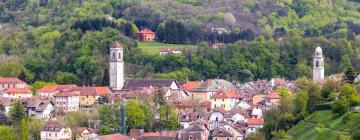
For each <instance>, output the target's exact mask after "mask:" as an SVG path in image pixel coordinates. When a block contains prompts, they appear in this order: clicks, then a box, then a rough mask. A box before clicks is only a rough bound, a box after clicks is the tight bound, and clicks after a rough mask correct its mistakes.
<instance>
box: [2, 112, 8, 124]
mask: <svg viewBox="0 0 360 140" xmlns="http://www.w3.org/2000/svg"><path fill="white" fill-rule="evenodd" d="M8 124H9V119H8V117H7V116H6V114H5V113H4V112H0V125H8Z"/></svg>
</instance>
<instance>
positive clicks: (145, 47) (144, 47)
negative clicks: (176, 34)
mask: <svg viewBox="0 0 360 140" xmlns="http://www.w3.org/2000/svg"><path fill="white" fill-rule="evenodd" d="M138 48H140V49H141V51H142V52H143V53H145V54H160V50H161V49H162V48H176V49H178V50H180V51H182V50H183V49H186V48H189V49H190V50H193V51H194V50H196V46H195V45H182V44H164V43H159V42H138Z"/></svg>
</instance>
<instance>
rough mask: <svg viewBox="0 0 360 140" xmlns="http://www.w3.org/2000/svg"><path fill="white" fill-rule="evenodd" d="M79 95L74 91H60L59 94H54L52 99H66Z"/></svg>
mask: <svg viewBox="0 0 360 140" xmlns="http://www.w3.org/2000/svg"><path fill="white" fill-rule="evenodd" d="M78 95H79V94H78V93H76V92H74V91H61V92H59V93H55V94H54V97H67V96H78Z"/></svg>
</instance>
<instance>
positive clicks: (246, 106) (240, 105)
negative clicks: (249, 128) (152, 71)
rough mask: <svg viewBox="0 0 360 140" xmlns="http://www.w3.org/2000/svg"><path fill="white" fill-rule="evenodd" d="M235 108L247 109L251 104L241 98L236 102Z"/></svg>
mask: <svg viewBox="0 0 360 140" xmlns="http://www.w3.org/2000/svg"><path fill="white" fill-rule="evenodd" d="M235 107H236V108H242V109H243V110H248V109H250V108H251V105H250V104H249V103H247V102H245V101H244V100H241V101H240V102H238V103H236V105H235Z"/></svg>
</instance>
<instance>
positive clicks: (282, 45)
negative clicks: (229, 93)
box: [0, 0, 360, 85]
mask: <svg viewBox="0 0 360 140" xmlns="http://www.w3.org/2000/svg"><path fill="white" fill-rule="evenodd" d="M359 5H360V4H359V3H358V2H357V1H348V0H319V1H313V0H293V1H290V0H281V1H278V0H276V1H274V0H254V1H253V0H244V1H237V0H227V1H224V0H218V1H210V0H177V1H173V0H159V1H149V0H137V1H133V0H102V1H98V0H92V1H82V0H80V1H79V0H66V1H59V0H50V1H43V0H16V1H4V2H3V3H1V4H0V13H2V14H1V15H0V34H1V37H0V76H14V77H19V78H20V79H22V80H25V81H26V82H29V83H33V82H36V81H45V82H56V83H59V84H69V83H72V84H78V85H107V82H108V74H107V72H108V70H107V69H108V68H107V58H108V53H109V47H110V46H111V45H112V43H113V42H114V41H119V42H120V43H122V45H123V46H124V47H125V61H126V63H127V65H126V66H127V67H126V70H125V71H126V73H127V76H128V77H136V78H140V77H141V78H143V77H157V78H175V79H189V80H198V79H204V78H205V79H206V78H224V79H227V80H237V81H249V80H252V79H266V78H270V77H275V76H283V77H286V78H289V79H296V78H298V77H301V76H306V77H309V76H311V67H312V57H311V56H312V55H313V51H314V49H315V47H316V46H321V47H323V50H324V55H325V57H326V59H325V62H326V64H325V67H326V74H333V73H339V72H343V71H345V69H347V68H348V67H352V68H353V69H354V71H359V70H360V50H359V49H360V48H359V46H360V36H359V33H360V25H359V24H360V21H359V19H360V18H359V17H360V14H359V12H358V7H359ZM142 28H149V29H151V30H153V31H156V33H157V39H158V41H159V42H167V43H181V44H196V45H197V46H198V48H197V50H196V51H192V50H184V52H183V55H181V56H173V55H169V56H159V55H146V54H144V53H141V51H140V50H139V49H137V48H136V46H137V43H136V41H135V40H134V38H135V37H136V34H135V33H136V32H137V31H138V30H139V29H142ZM212 28H214V29H215V28H217V29H219V28H220V29H224V32H223V33H217V32H214V31H213V30H212ZM214 42H225V43H230V44H229V46H228V47H227V48H226V49H213V48H211V47H209V44H211V43H214ZM165 73H166V74H165Z"/></svg>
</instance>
